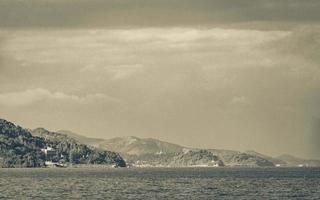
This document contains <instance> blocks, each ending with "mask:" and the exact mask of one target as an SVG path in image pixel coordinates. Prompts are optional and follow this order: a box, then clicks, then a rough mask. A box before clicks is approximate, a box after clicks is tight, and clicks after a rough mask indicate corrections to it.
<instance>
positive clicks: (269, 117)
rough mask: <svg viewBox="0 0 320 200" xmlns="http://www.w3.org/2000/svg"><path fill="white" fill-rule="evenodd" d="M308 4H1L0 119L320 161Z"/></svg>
mask: <svg viewBox="0 0 320 200" xmlns="http://www.w3.org/2000/svg"><path fill="white" fill-rule="evenodd" d="M319 10H320V2H319V1H318V0H304V1H301V0H241V1H240V0H220V1H218V0H197V1H192V0H110V1H102V0H77V1H76V0H0V118H5V119H7V120H10V121H13V122H15V123H17V124H19V125H21V126H24V127H28V128H36V127H45V128H47V129H50V130H60V129H67V130H71V131H73V132H77V133H80V134H83V135H86V136H90V137H101V138H111V137H116V136H129V135H135V136H138V137H152V138H158V139H162V140H166V141H169V142H174V143H178V144H181V145H186V146H191V147H205V148H224V149H235V150H241V151H244V150H257V151H259V152H262V153H266V154H270V155H280V154H282V153H291V154H295V155H297V156H301V157H307V158H320V105H319V104H320V92H319V91H320V23H319V22H320V12H319Z"/></svg>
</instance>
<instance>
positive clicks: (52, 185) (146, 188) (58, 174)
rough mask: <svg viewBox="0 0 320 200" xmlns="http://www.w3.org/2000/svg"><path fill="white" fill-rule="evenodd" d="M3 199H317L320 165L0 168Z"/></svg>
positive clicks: (0, 188)
mask: <svg viewBox="0 0 320 200" xmlns="http://www.w3.org/2000/svg"><path fill="white" fill-rule="evenodd" d="M0 198H4V199H320V168H183V169H174V168H169V169H168V168H160V169H159V168H157V169H152V168H144V169H106V168H84V169H81V168H66V169H60V168H51V169H46V168H42V169H41V168H39V169H0Z"/></svg>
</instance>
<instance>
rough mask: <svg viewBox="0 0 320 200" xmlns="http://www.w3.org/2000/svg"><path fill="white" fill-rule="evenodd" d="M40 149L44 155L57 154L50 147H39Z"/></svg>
mask: <svg viewBox="0 0 320 200" xmlns="http://www.w3.org/2000/svg"><path fill="white" fill-rule="evenodd" d="M41 151H42V152H43V153H44V154H45V155H46V156H49V157H50V156H55V155H56V154H57V152H56V150H55V149H54V148H52V147H46V148H45V149H41Z"/></svg>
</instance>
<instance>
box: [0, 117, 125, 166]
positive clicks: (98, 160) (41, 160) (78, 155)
mask: <svg viewBox="0 0 320 200" xmlns="http://www.w3.org/2000/svg"><path fill="white" fill-rule="evenodd" d="M31 132H32V133H31ZM31 132H30V131H29V130H27V129H24V128H22V127H20V126H16V125H15V124H13V123H11V122H9V121H6V120H4V119H0V167H43V166H45V162H46V161H51V162H58V163H68V164H103V165H113V166H117V167H125V166H126V163H125V161H124V160H123V159H122V157H121V156H120V155H119V154H117V153H114V152H111V151H107V150H99V149H97V148H94V147H91V146H88V145H86V144H81V143H79V142H78V141H76V140H75V139H73V138H70V137H69V136H68V135H63V134H59V133H54V132H50V131H47V130H45V129H43V128H38V129H35V130H32V131H31Z"/></svg>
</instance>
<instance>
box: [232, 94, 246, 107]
mask: <svg viewBox="0 0 320 200" xmlns="http://www.w3.org/2000/svg"><path fill="white" fill-rule="evenodd" d="M230 104H231V105H240V106H248V105H250V101H249V100H248V99H247V98H246V97H245V96H235V97H233V98H232V100H231V101H230Z"/></svg>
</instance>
